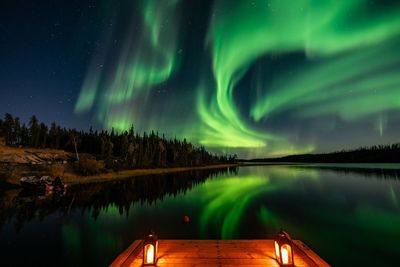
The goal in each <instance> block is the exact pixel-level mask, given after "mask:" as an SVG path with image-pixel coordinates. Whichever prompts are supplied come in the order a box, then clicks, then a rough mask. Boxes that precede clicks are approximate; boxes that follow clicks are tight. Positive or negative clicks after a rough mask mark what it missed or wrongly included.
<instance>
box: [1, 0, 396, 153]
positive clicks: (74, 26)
mask: <svg viewBox="0 0 400 267" xmlns="http://www.w3.org/2000/svg"><path fill="white" fill-rule="evenodd" d="M399 48H400V2H399V1H394V0H390V1H389V0H380V1H369V0H336V1H333V0H297V1H293V0H235V1H232V0H201V1H200V0H199V1H197V0H193V1H191V0H129V1H128V0H120V1H107V0H98V1H87V0H86V1H85V0H70V1H61V0H60V1H45V0H42V1H22V0H15V1H5V2H4V3H2V7H1V9H0V91H1V97H0V112H1V113H4V112H10V113H12V114H14V115H16V116H19V117H20V118H21V119H22V121H25V122H26V121H27V120H28V118H29V116H31V115H32V114H36V115H37V116H38V117H39V119H40V120H42V121H44V122H46V123H50V122H52V121H57V122H58V123H59V124H61V125H65V126H67V127H75V128H79V129H88V128H89V127H90V126H93V127H94V128H96V129H104V128H106V129H110V128H112V127H113V128H114V129H116V130H118V131H122V130H125V129H127V128H129V127H130V125H132V124H133V125H134V127H135V128H136V130H138V131H149V130H152V129H154V130H156V131H158V132H160V133H165V134H166V135H167V136H169V137H177V138H187V139H188V140H190V141H192V142H193V143H195V144H200V145H204V146H206V147H207V148H208V149H210V150H212V151H214V152H218V153H237V154H239V156H240V157H263V156H280V155H287V154H295V153H309V152H328V151H332V150H339V149H343V148H344V149H351V148H356V147H359V146H365V145H373V144H387V143H394V142H399V140H400V139H399V133H400V49H399Z"/></svg>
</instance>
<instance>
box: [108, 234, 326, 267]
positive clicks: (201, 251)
mask: <svg viewBox="0 0 400 267" xmlns="http://www.w3.org/2000/svg"><path fill="white" fill-rule="evenodd" d="M158 247H159V252H158V255H159V258H158V262H157V266H159V267H163V266H166V267H167V266H168V267H173V266H176V267H183V266H186V267H189V266H196V267H212V266H219V267H221V266H223V267H228V266H242V267H246V266H270V267H272V266H279V265H278V263H277V262H276V260H275V256H274V255H275V253H274V241H273V240H159V245H158ZM142 257H143V252H142V241H141V240H136V241H135V242H133V243H132V244H131V245H130V246H129V248H127V249H126V250H125V251H124V252H122V253H121V254H120V255H119V256H118V257H117V258H116V259H115V261H114V262H113V263H112V264H111V265H110V266H111V267H117V266H118V267H119V266H121V267H129V266H141V265H142ZM294 262H295V266H299V267H300V266H301V267H303V266H304V267H305V266H311V267H315V266H320V267H329V266H330V265H329V264H327V263H326V262H325V261H324V260H322V259H321V258H320V257H319V256H318V255H317V254H316V253H314V252H313V251H312V250H311V249H309V248H308V247H307V246H306V245H304V244H303V243H302V242H301V241H299V240H295V241H294Z"/></svg>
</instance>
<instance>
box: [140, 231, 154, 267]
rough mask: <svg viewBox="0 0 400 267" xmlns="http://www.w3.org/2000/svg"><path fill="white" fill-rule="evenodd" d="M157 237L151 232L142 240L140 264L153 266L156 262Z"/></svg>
mask: <svg viewBox="0 0 400 267" xmlns="http://www.w3.org/2000/svg"><path fill="white" fill-rule="evenodd" d="M157 252H158V239H157V236H156V235H155V234H154V233H153V232H152V233H150V234H149V235H148V236H147V238H146V239H145V240H144V241H143V264H142V266H154V265H156V263H157Z"/></svg>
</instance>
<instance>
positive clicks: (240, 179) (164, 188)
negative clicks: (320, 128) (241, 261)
mask: <svg viewBox="0 0 400 267" xmlns="http://www.w3.org/2000/svg"><path fill="white" fill-rule="evenodd" d="M353 167H354V166H353ZM398 172H399V170H395V169H390V168H386V169H385V168H383V169H378V168H375V167H374V168H357V166H356V168H344V167H343V166H332V165H330V166H304V165H303V166H299V165H296V166H288V165H283V166H251V167H244V168H239V170H237V169H230V170H210V171H195V172H188V173H178V174H168V175H161V176H146V177H136V178H134V179H131V180H126V181H120V182H114V183H107V184H96V185H81V186H78V187H74V188H72V189H71V190H70V191H69V192H68V194H67V195H66V196H63V197H61V198H53V199H40V198H29V196H24V195H23V194H21V193H20V192H18V191H16V190H11V191H7V192H6V193H3V194H2V201H1V202H0V205H1V210H0V211H1V212H0V218H1V224H2V225H4V226H3V227H4V231H3V235H2V236H0V240H6V241H2V242H10V244H14V248H13V247H10V246H9V245H8V244H5V243H3V244H2V243H1V242H0V253H1V252H3V253H6V254H7V253H9V254H10V255H12V253H14V252H13V251H18V250H16V248H17V249H18V248H21V247H24V246H26V244H25V243H26V242H35V241H36V240H37V239H40V237H41V235H42V234H43V233H45V234H47V235H48V236H52V235H53V234H55V235H56V236H57V234H58V235H59V237H58V239H55V240H53V239H52V238H49V237H47V238H46V239H45V240H44V241H43V242H41V244H44V245H43V246H44V247H45V248H46V249H50V250H52V251H55V252H56V254H55V255H54V256H53V259H54V258H62V259H63V260H64V266H81V265H82V266H83V265H84V266H98V265H104V262H106V263H109V262H110V261H111V260H112V259H113V258H115V256H116V255H117V254H118V253H119V252H120V251H121V250H123V249H124V248H126V247H127V246H128V245H129V243H130V242H132V240H134V239H137V238H141V237H143V235H144V234H145V233H147V232H148V230H149V229H154V230H156V231H157V233H158V234H159V236H160V237H161V238H186V239H214V238H215V239H230V238H244V239H249V238H256V239H259V238H271V237H272V236H273V235H274V234H275V233H276V232H277V231H278V230H279V229H280V228H284V229H286V230H288V231H289V232H290V233H291V234H292V235H293V236H294V237H295V238H298V239H301V240H303V241H304V242H306V243H307V244H308V245H309V246H310V247H311V248H313V249H314V250H316V251H317V252H318V254H320V255H321V256H322V257H323V258H325V259H326V260H327V261H328V262H330V263H331V264H332V266H351V265H354V266H370V265H373V264H375V265H377V266H396V263H397V256H396V255H398V254H399V253H400V249H399V248H398V246H397V242H398V240H399V239H400V227H399V225H400V207H399V197H400V183H399V178H398V177H399V175H398ZM182 215H189V216H190V218H191V220H190V221H191V223H190V224H188V225H183V224H182V223H181V218H182ZM10 225H12V227H13V228H14V229H13V231H11V230H10V228H11V227H10ZM15 229H16V230H17V231H20V234H16V233H15ZM0 234H2V233H1V232H0ZM19 237H21V240H20V241H18V240H19ZM30 240H34V241H30ZM28 253H29V252H28ZM359 255H362V257H360V256H359ZM7 256H8V255H7ZM30 257H32V258H33V259H35V254H34V253H31V254H30ZM5 258H6V259H7V257H5ZM9 258H10V259H11V256H9ZM13 260H15V257H13ZM40 260H42V259H41V258H39V257H37V261H40ZM48 261H49V262H50V259H48ZM44 265H46V264H44Z"/></svg>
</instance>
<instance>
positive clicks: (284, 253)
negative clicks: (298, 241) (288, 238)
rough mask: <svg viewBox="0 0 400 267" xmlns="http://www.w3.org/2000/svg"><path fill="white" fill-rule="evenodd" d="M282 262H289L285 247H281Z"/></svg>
mask: <svg viewBox="0 0 400 267" xmlns="http://www.w3.org/2000/svg"><path fill="white" fill-rule="evenodd" d="M281 252H282V263H283V264H288V263H289V253H288V250H287V249H286V248H285V247H282V251H281Z"/></svg>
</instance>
